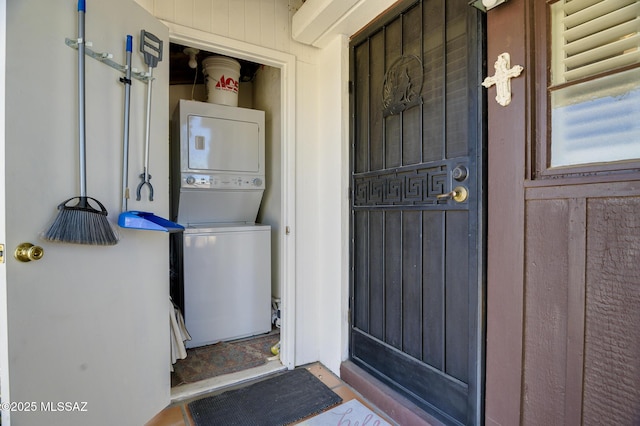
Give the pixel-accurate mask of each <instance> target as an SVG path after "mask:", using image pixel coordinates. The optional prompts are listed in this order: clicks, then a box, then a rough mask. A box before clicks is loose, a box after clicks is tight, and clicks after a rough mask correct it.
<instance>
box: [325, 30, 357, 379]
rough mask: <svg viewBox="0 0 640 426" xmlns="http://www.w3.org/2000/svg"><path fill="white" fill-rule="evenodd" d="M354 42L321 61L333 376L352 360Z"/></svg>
mask: <svg viewBox="0 0 640 426" xmlns="http://www.w3.org/2000/svg"><path fill="white" fill-rule="evenodd" d="M348 47H349V40H348V38H347V37H345V36H336V37H334V38H333V41H332V42H330V43H329V44H328V45H327V47H325V48H324V49H322V50H321V51H320V54H319V61H318V64H319V65H318V75H319V78H318V86H320V87H322V90H321V91H320V93H319V94H318V120H317V121H318V123H319V125H318V137H319V144H320V146H321V147H322V149H319V150H318V161H319V164H318V169H319V170H320V171H321V172H322V176H323V177H322V179H321V182H320V184H319V185H318V203H319V205H320V206H322V213H321V214H320V215H319V217H318V220H319V223H318V228H319V229H321V230H322V232H321V233H320V235H319V247H320V252H319V259H318V263H319V264H320V265H322V269H323V271H322V276H321V277H320V280H319V282H318V283H317V285H318V290H319V294H318V299H319V301H320V304H321V312H320V318H321V320H322V322H323V324H322V326H321V327H319V330H318V334H319V341H320V342H321V343H320V352H319V359H320V361H321V362H322V363H323V364H324V365H326V366H327V367H329V368H330V369H331V370H332V371H339V368H340V362H341V361H343V360H344V359H346V358H347V356H348V343H349V342H348V340H349V339H348V332H349V330H348V319H349V318H348V314H349V303H348V301H349V287H348V283H349V275H348V268H347V266H348V264H349V238H348V236H349V190H348V188H349V167H348V166H349V148H348V147H349V144H348V143H346V141H348V140H349V139H348V138H349V134H348V130H349V126H348V120H349V87H348V82H349V56H348Z"/></svg>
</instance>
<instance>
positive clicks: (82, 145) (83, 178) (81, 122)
mask: <svg viewBox="0 0 640 426" xmlns="http://www.w3.org/2000/svg"><path fill="white" fill-rule="evenodd" d="M85 12H86V8H85V1H84V0H78V133H79V135H78V138H79V150H78V154H79V164H80V196H81V197H86V196H87V170H86V129H85V82H84V79H85V75H84V59H85V58H84V48H85V39H84V15H85Z"/></svg>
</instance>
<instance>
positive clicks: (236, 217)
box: [171, 100, 271, 348]
mask: <svg viewBox="0 0 640 426" xmlns="http://www.w3.org/2000/svg"><path fill="white" fill-rule="evenodd" d="M264 129H265V127H264V112H263V111H258V110H253V109H246V108H239V107H233V106H226V105H217V104H212V103H204V102H197V101H186V100H181V101H179V104H178V106H177V107H176V109H175V111H174V114H173V121H172V160H171V161H172V173H171V175H172V183H171V186H172V197H171V201H172V203H171V204H172V207H171V209H172V217H173V220H174V221H176V222H177V223H179V224H180V225H183V226H184V227H185V230H184V232H183V233H181V234H176V235H175V236H174V240H173V262H174V270H175V271H177V274H174V275H177V279H176V280H175V281H177V282H176V284H175V285H174V284H172V293H173V299H174V301H177V302H178V305H180V308H181V309H182V311H183V314H184V319H185V324H186V328H187V330H188V332H189V334H190V335H191V340H190V341H187V342H186V347H187V348H193V347H198V346H204V345H208V344H213V343H217V342H219V341H226V340H232V339H237V338H241V337H247V336H253V335H257V334H262V333H267V332H269V331H270V330H271V242H270V241H271V227H270V226H268V225H262V224H257V223H256V217H257V214H258V209H259V208H260V203H261V200H262V196H263V193H264V189H265V132H264Z"/></svg>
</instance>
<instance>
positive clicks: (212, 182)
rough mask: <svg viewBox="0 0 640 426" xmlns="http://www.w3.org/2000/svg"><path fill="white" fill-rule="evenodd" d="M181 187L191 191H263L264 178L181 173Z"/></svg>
mask: <svg viewBox="0 0 640 426" xmlns="http://www.w3.org/2000/svg"><path fill="white" fill-rule="evenodd" d="M181 186H182V188H191V189H264V176H255V175H254V176H247V175H232V174H224V175H221V174H216V175H208V174H194V173H183V174H182V185H181Z"/></svg>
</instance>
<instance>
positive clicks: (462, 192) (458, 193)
mask: <svg viewBox="0 0 640 426" xmlns="http://www.w3.org/2000/svg"><path fill="white" fill-rule="evenodd" d="M436 198H437V199H438V200H444V199H445V198H453V201H456V202H458V203H462V202H464V201H467V198H469V191H468V190H467V188H465V187H464V186H456V187H455V188H453V191H451V192H447V193H446V194H440V195H436Z"/></svg>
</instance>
